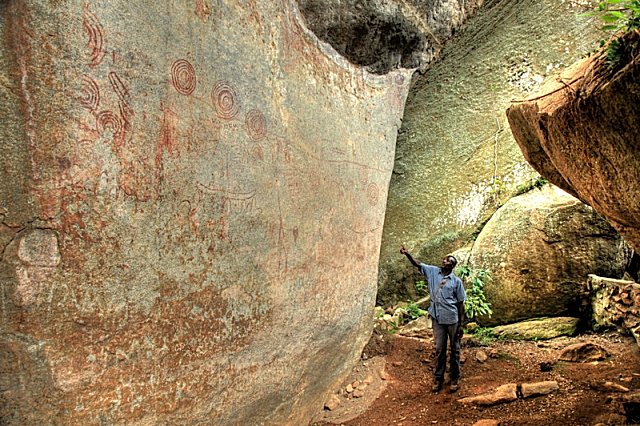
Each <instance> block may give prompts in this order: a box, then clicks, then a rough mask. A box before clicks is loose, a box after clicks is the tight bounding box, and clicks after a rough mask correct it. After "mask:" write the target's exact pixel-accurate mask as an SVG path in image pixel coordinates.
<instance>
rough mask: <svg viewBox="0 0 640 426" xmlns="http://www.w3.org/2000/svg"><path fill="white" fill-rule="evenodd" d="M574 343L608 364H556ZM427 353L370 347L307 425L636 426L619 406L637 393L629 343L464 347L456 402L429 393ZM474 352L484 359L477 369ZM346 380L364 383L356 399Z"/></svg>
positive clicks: (639, 410)
mask: <svg viewBox="0 0 640 426" xmlns="http://www.w3.org/2000/svg"><path fill="white" fill-rule="evenodd" d="M578 342H594V343H598V344H600V345H602V346H603V347H605V348H606V349H607V350H608V351H609V352H610V353H611V356H610V357H609V358H607V359H606V360H604V361H598V362H590V363H570V362H562V361H557V358H558V355H559V352H560V350H561V349H562V348H564V347H566V346H568V345H570V344H573V343H578ZM432 345H433V344H432V342H431V341H430V340H423V339H415V338H408V337H401V336H385V337H384V342H378V344H377V347H378V348H377V349H378V351H379V352H381V354H380V355H379V356H376V357H374V358H372V359H368V360H363V361H362V362H361V363H360V365H359V366H358V367H356V368H355V369H354V373H353V375H352V377H350V378H349V379H348V380H347V382H345V386H343V388H342V389H341V391H340V395H339V397H338V399H339V400H340V404H339V406H338V407H336V408H334V410H332V411H329V410H325V412H324V413H323V415H324V417H323V418H321V419H319V421H317V422H316V423H314V425H317V426H321V425H332V424H339V425H344V426H360V425H362V426H390V425H398V426H412V425H416V426H417V425H434V424H435V425H473V424H474V423H475V422H477V421H479V420H482V419H494V420H498V421H500V425H503V426H507V425H525V426H526V425H532V426H533V425H535V426H541V425H562V426H571V425H576V426H586V425H596V424H598V423H603V424H615V425H618V424H637V423H640V407H639V404H638V403H637V402H636V403H631V404H626V405H624V406H623V404H622V403H620V402H618V399H619V398H620V397H621V395H628V394H631V393H638V392H640V350H639V348H638V346H637V345H636V343H635V341H634V340H633V339H632V338H628V337H623V336H620V335H619V334H617V333H608V334H599V335H596V334H594V335H583V336H578V337H575V338H559V339H554V340H551V341H547V342H538V343H536V342H524V341H519V342H505V341H494V342H493V343H491V345H490V346H488V347H471V346H469V345H467V346H466V347H464V348H463V358H464V359H465V362H464V364H463V379H462V382H461V387H460V390H459V391H458V393H456V394H450V393H449V392H448V386H447V385H446V384H445V387H444V389H443V391H441V392H440V393H439V394H432V393H431V392H430V389H431V384H432V382H431V365H432V360H431V358H432V347H433V346H432ZM369 350H371V348H369ZM478 351H482V352H484V353H485V354H488V355H491V356H490V357H489V358H488V359H487V360H486V361H485V362H479V361H477V360H476V354H477V353H478ZM365 353H366V349H365ZM381 361H382V362H381ZM385 364H386V366H384V365H385ZM382 366H384V367H382ZM543 370H550V371H543ZM380 373H381V374H380ZM365 377H366V378H368V380H367V379H363V378H365ZM352 380H354V381H355V384H356V385H358V384H361V383H362V382H363V380H365V381H367V382H369V383H366V384H365V385H361V387H362V388H363V392H361V393H360V396H359V397H357V398H354V397H353V391H351V392H347V391H346V384H348V383H353V382H352ZM551 380H555V381H557V382H558V385H559V390H558V391H556V392H554V393H551V394H549V395H545V396H539V397H535V398H530V399H519V400H517V401H514V402H509V403H503V404H499V405H495V406H492V407H473V406H464V405H461V404H460V403H458V402H457V400H458V399H460V398H463V397H466V396H473V395H477V394H480V393H483V392H487V391H491V390H493V389H495V388H496V387H498V386H500V385H504V384H507V383H517V384H520V383H530V382H541V381H551ZM602 382H612V383H615V384H618V385H622V386H624V387H626V388H628V389H630V392H629V393H626V394H621V393H613V392H611V391H606V390H602V389H600V390H598V389H597V388H598V386H596V385H597V384H598V383H602ZM352 387H353V386H352ZM636 399H637V398H636Z"/></svg>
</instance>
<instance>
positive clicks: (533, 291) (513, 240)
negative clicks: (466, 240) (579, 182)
mask: <svg viewBox="0 0 640 426" xmlns="http://www.w3.org/2000/svg"><path fill="white" fill-rule="evenodd" d="M630 256H631V250H630V249H629V248H628V246H627V245H626V243H625V242H624V240H623V239H622V237H620V235H619V234H618V233H617V232H616V231H615V229H613V228H612V227H611V225H609V224H608V223H607V221H606V220H605V219H604V218H602V217H601V216H600V215H598V214H597V213H596V212H594V211H593V209H592V208H591V207H589V206H587V205H585V204H584V203H582V202H581V201H580V200H578V199H576V198H575V197H573V196H571V195H569V194H567V193H565V192H564V191H562V190H561V189H559V188H557V187H555V186H552V185H546V186H545V187H543V188H542V189H541V190H537V189H535V190H532V191H530V192H528V193H526V194H524V195H521V196H518V197H514V198H512V199H511V200H509V202H507V203H506V204H505V205H504V206H503V207H502V208H500V209H499V210H498V211H497V212H496V213H495V214H494V215H493V217H492V218H491V220H490V221H489V222H488V223H487V225H486V226H485V227H484V228H483V230H482V232H481V233H480V234H479V235H478V239H477V240H476V242H475V245H474V246H473V251H472V257H471V262H472V263H473V264H474V265H475V266H477V267H486V268H488V269H489V270H490V271H491V272H492V274H493V280H492V281H490V282H489V283H488V284H487V285H486V286H485V293H486V296H487V300H488V301H489V302H490V303H491V305H492V306H491V307H492V309H493V316H492V317H491V318H487V319H484V320H483V323H486V324H492V325H493V324H505V323H510V322H515V321H520V320H524V319H528V318H536V317H543V316H560V315H573V316H576V315H578V314H580V309H581V308H582V307H583V306H586V305H587V304H588V303H589V300H588V298H587V297H586V296H585V291H586V281H587V276H588V274H591V273H595V274H598V275H601V276H607V277H612V278H621V277H622V276H623V274H624V271H625V267H626V265H627V263H628V262H629V259H630Z"/></svg>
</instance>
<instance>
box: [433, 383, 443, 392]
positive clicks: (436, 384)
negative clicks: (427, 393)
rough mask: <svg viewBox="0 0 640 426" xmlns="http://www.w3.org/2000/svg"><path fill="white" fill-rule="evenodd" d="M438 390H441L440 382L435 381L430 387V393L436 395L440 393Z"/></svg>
mask: <svg viewBox="0 0 640 426" xmlns="http://www.w3.org/2000/svg"><path fill="white" fill-rule="evenodd" d="M440 389H442V382H438V381H436V382H435V383H434V384H433V386H432V387H431V392H433V393H438V392H440Z"/></svg>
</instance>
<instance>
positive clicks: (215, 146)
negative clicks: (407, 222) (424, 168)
mask: <svg viewBox="0 0 640 426" xmlns="http://www.w3.org/2000/svg"><path fill="white" fill-rule="evenodd" d="M0 16H1V17H2V20H1V21H0V31H1V35H2V37H1V39H0V43H1V45H0V65H1V66H0V72H1V73H2V74H1V81H2V84H0V96H1V99H2V102H0V108H1V109H2V116H3V121H2V123H1V124H0V137H1V138H2V146H3V155H2V156H1V157H0V162H1V163H0V164H1V167H0V219H1V225H0V243H1V244H0V247H1V248H2V252H1V254H2V257H1V261H0V286H1V291H0V330H1V335H0V383H1V384H2V392H1V393H0V417H1V418H2V420H3V423H4V424H16V425H17V424H66V425H73V424H77V425H91V424H100V425H109V424H216V425H226V424H305V423H306V422H308V420H309V419H310V417H311V415H312V414H313V413H315V412H316V411H317V410H320V409H321V408H322V405H323V403H324V398H325V396H327V394H328V393H329V392H330V390H331V389H332V388H333V387H334V385H335V384H336V383H339V382H340V381H341V379H342V377H344V376H345V375H346V374H348V372H349V371H350V367H351V366H352V364H353V362H355V360H356V359H357V357H358V356H359V355H360V352H361V350H362V348H363V346H364V345H365V343H366V342H367V340H368V337H369V335H370V332H371V317H372V310H373V306H374V298H375V292H376V274H377V269H378V264H377V259H378V254H379V249H380V239H381V233H382V226H383V220H384V212H385V205H386V198H387V187H388V183H389V179H390V175H391V171H392V167H393V155H394V143H395V138H396V134H397V129H398V126H399V117H401V116H402V112H403V105H404V101H405V97H406V93H407V90H408V82H409V77H410V75H409V72H408V71H396V72H392V73H390V74H388V75H385V76H372V75H369V74H368V73H367V72H364V71H362V70H360V69H358V68H356V67H354V66H351V65H349V64H348V63H347V62H346V61H344V60H343V59H342V58H341V57H340V56H339V55H338V54H337V53H336V52H335V51H334V50H333V49H331V48H330V47H329V46H327V45H325V44H323V43H321V42H319V41H318V40H317V39H316V38H315V37H314V36H313V35H312V34H311V33H310V32H309V31H307V29H306V28H305V27H304V25H303V23H302V20H301V18H300V16H299V12H298V11H297V8H296V5H295V3H293V2H288V1H276V2H266V1H265V2H253V1H249V2H239V1H235V0H194V1H187V2H169V3H167V2H157V1H150V0H140V1H134V2H132V1H122V0H114V1H111V2H84V1H80V0H62V1H56V2H51V1H47V0H29V1H27V0H10V1H4V2H2V3H0Z"/></svg>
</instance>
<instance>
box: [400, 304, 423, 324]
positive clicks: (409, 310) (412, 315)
mask: <svg viewBox="0 0 640 426" xmlns="http://www.w3.org/2000/svg"><path fill="white" fill-rule="evenodd" d="M402 312H403V314H404V315H405V317H406V318H407V319H409V320H414V319H418V318H420V317H422V316H424V315H426V314H427V311H425V310H424V309H420V308H419V307H418V305H417V304H416V303H415V302H410V303H409V304H408V305H407V306H405V307H404V308H402Z"/></svg>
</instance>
